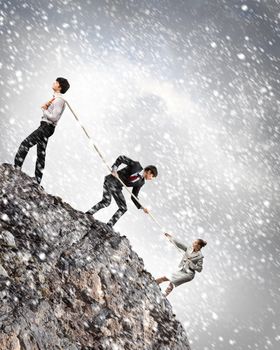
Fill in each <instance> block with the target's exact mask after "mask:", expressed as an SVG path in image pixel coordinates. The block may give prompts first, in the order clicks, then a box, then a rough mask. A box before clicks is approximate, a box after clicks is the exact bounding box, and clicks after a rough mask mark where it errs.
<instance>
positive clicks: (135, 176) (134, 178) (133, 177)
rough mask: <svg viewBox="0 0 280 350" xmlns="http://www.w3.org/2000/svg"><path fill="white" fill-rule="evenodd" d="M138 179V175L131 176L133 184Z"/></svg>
mask: <svg viewBox="0 0 280 350" xmlns="http://www.w3.org/2000/svg"><path fill="white" fill-rule="evenodd" d="M136 179H138V175H130V176H129V180H130V181H131V182H132V181H134V180H136Z"/></svg>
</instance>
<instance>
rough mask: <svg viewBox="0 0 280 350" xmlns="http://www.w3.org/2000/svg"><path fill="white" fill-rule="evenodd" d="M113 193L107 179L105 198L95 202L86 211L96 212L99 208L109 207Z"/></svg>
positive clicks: (104, 189) (104, 191)
mask: <svg viewBox="0 0 280 350" xmlns="http://www.w3.org/2000/svg"><path fill="white" fill-rule="evenodd" d="M111 199H112V195H111V190H110V185H109V184H108V182H107V181H106V180H105V181H104V184H103V198H102V200H101V201H100V202H99V203H97V204H95V205H94V206H93V207H92V208H91V209H90V210H88V211H87V212H86V214H95V213H96V212H97V211H98V210H100V209H102V208H105V207H108V206H109V205H110V203H111Z"/></svg>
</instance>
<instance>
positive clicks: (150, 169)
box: [144, 165, 158, 177]
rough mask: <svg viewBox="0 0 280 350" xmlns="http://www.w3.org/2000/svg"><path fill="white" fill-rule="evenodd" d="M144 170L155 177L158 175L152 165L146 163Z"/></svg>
mask: <svg viewBox="0 0 280 350" xmlns="http://www.w3.org/2000/svg"><path fill="white" fill-rule="evenodd" d="M144 171H150V172H151V173H152V174H153V175H154V177H157V175H158V171H157V168H156V167H155V166H154V165H148V166H146V168H145V169H144Z"/></svg>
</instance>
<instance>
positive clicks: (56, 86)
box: [52, 77, 70, 94]
mask: <svg viewBox="0 0 280 350" xmlns="http://www.w3.org/2000/svg"><path fill="white" fill-rule="evenodd" d="M52 88H53V91H54V92H60V93H61V94H65V92H66V91H67V90H68V89H69V88H70V84H69V82H68V80H67V79H65V78H61V77H59V78H56V81H55V82H54V83H53V86H52Z"/></svg>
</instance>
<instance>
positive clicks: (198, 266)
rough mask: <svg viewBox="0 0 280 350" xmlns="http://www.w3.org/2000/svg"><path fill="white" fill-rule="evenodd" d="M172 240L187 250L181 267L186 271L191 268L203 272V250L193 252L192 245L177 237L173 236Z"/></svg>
mask: <svg viewBox="0 0 280 350" xmlns="http://www.w3.org/2000/svg"><path fill="white" fill-rule="evenodd" d="M172 242H173V243H174V244H175V245H176V246H177V247H178V248H180V249H181V250H183V251H184V252H185V254H184V256H183V258H182V260H181V262H180V264H179V268H180V269H183V270H185V271H188V270H191V271H193V272H195V271H197V272H201V271H202V265H203V258H204V257H203V255H202V253H201V251H200V250H199V251H198V252H192V247H191V246H190V247H187V246H186V245H185V244H183V243H181V242H179V241H177V240H176V239H175V238H173V237H172Z"/></svg>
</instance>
